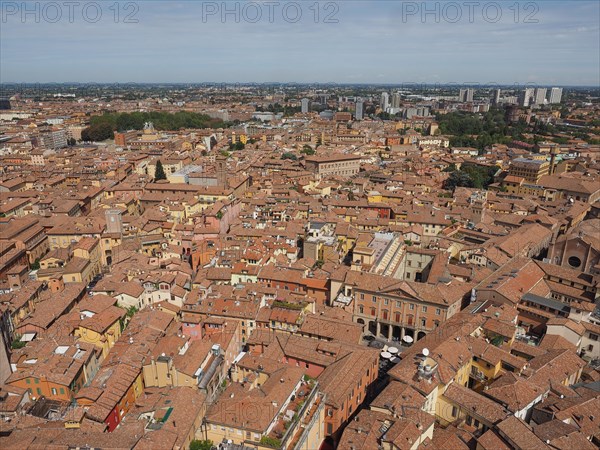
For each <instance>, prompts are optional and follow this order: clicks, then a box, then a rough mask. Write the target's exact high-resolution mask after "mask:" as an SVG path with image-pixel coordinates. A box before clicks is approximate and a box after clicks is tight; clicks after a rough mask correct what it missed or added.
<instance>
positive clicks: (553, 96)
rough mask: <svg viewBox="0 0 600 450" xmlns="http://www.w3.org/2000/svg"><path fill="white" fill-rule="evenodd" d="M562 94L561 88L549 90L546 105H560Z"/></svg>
mask: <svg viewBox="0 0 600 450" xmlns="http://www.w3.org/2000/svg"><path fill="white" fill-rule="evenodd" d="M562 93H563V90H562V88H559V87H553V88H552V89H550V98H549V99H548V103H550V104H556V103H560V101H561V100H562Z"/></svg>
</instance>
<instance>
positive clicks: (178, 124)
mask: <svg viewBox="0 0 600 450" xmlns="http://www.w3.org/2000/svg"><path fill="white" fill-rule="evenodd" d="M146 122H152V123H153V124H154V127H155V128H156V129H157V130H166V131H168V130H179V129H181V128H225V127H227V126H229V124H228V123H226V122H224V121H222V120H221V119H215V118H212V117H210V116H207V115H206V114H199V113H195V112H190V111H178V112H176V113H168V112H139V111H136V112H132V113H108V112H105V113H104V114H102V115H101V116H94V117H92V118H91V119H90V126H89V127H87V128H85V129H84V130H82V132H81V139H82V140H84V141H103V140H105V139H111V138H112V137H113V132H114V131H127V130H142V129H144V124H145V123H146Z"/></svg>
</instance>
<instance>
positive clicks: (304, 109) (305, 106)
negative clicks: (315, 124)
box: [300, 98, 310, 114]
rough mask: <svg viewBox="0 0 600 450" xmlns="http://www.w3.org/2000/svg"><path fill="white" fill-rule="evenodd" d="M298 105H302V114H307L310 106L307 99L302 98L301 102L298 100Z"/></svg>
mask: <svg viewBox="0 0 600 450" xmlns="http://www.w3.org/2000/svg"><path fill="white" fill-rule="evenodd" d="M300 103H301V105H302V113H303V114H304V113H307V112H308V108H309V106H310V100H309V99H307V98H303V99H302V100H300Z"/></svg>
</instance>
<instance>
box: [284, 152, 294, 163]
mask: <svg viewBox="0 0 600 450" xmlns="http://www.w3.org/2000/svg"><path fill="white" fill-rule="evenodd" d="M281 159H291V160H293V161H296V160H297V159H298V157H297V156H296V155H294V154H293V153H290V152H285V153H284V154H283V155H281Z"/></svg>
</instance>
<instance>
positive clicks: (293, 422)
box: [263, 379, 324, 449]
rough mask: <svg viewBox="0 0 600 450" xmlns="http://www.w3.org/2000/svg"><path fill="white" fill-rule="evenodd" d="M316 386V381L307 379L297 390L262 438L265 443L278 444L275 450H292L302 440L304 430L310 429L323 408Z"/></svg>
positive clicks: (321, 398)
mask: <svg viewBox="0 0 600 450" xmlns="http://www.w3.org/2000/svg"><path fill="white" fill-rule="evenodd" d="M317 385H318V383H317V381H315V380H312V379H309V380H308V381H307V382H306V384H304V385H302V387H300V388H299V389H298V393H297V395H296V396H295V397H294V399H293V400H292V401H290V403H289V404H288V405H287V406H286V408H285V411H283V412H282V413H280V414H279V415H278V416H277V418H276V419H275V420H276V422H275V425H274V426H273V427H272V429H271V431H270V432H269V434H268V435H266V437H264V438H263V441H264V442H265V443H266V442H271V443H277V442H278V443H279V444H278V445H277V448H283V449H293V448H294V447H295V446H296V444H297V443H298V442H300V441H301V440H303V438H304V436H303V435H304V434H305V430H306V429H307V428H310V425H312V422H313V421H314V419H315V417H317V416H318V414H319V411H320V410H321V409H322V408H323V407H324V402H323V396H322V394H321V393H319V392H318V390H317ZM301 394H304V395H301ZM267 445H268V444H267Z"/></svg>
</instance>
